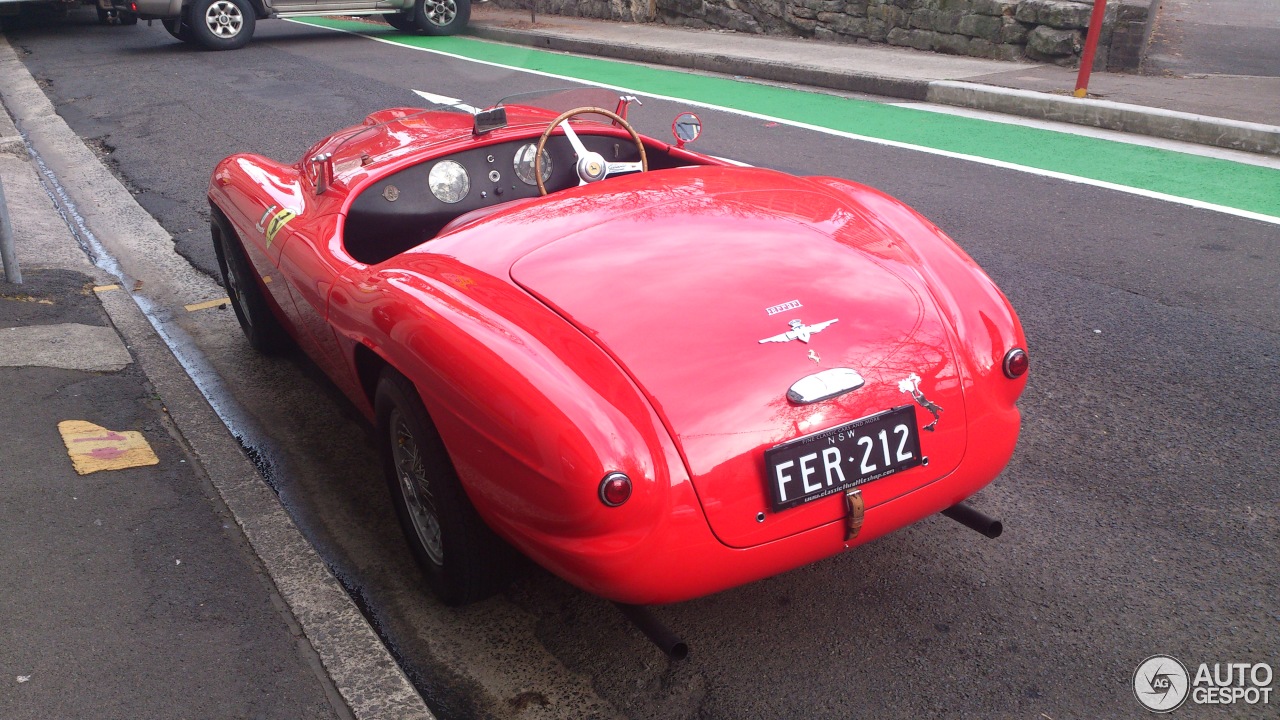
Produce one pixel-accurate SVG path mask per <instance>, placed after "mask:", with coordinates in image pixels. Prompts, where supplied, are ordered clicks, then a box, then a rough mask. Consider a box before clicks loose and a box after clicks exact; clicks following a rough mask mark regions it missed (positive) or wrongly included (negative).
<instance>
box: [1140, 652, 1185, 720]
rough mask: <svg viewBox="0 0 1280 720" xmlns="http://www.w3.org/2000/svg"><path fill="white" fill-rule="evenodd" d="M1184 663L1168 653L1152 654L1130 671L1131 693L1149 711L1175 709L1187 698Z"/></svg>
mask: <svg viewBox="0 0 1280 720" xmlns="http://www.w3.org/2000/svg"><path fill="white" fill-rule="evenodd" d="M1189 680H1190V677H1189V676H1188V675H1187V666H1185V665H1183V664H1182V663H1181V662H1179V661H1178V660H1177V659H1176V658H1172V657H1169V656H1168V655H1152V656H1151V657H1149V658H1147V659H1146V660H1143V661H1142V664H1141V665H1139V666H1138V669H1137V670H1134V671H1133V695H1134V697H1136V698H1138V702H1140V703H1142V706H1143V707H1145V708H1146V709H1148V710H1150V711H1152V712H1158V713H1167V712H1173V711H1174V710H1177V709H1178V706H1180V705H1182V703H1183V702H1184V701H1185V700H1186V699H1187V692H1188V691H1189V690H1190V689H1191V688H1190V687H1189Z"/></svg>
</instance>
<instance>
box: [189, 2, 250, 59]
mask: <svg viewBox="0 0 1280 720" xmlns="http://www.w3.org/2000/svg"><path fill="white" fill-rule="evenodd" d="M188 12H189V13H191V14H190V16H188V17H187V18H186V21H187V25H189V26H190V27H191V34H192V35H193V36H194V38H195V41H196V42H197V43H199V44H200V45H201V46H202V47H204V48H207V49H209V50H235V49H237V48H242V47H244V46H245V45H246V44H247V43H248V42H249V38H251V37H253V26H254V24H255V23H256V21H257V15H256V14H255V13H254V10H253V6H252V5H250V4H249V1H248V0H196V1H195V2H193V3H191V6H190V7H189V8H188Z"/></svg>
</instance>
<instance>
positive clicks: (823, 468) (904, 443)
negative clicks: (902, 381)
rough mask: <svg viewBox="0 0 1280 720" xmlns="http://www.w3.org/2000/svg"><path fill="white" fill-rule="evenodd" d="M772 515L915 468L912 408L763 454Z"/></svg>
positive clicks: (917, 443) (916, 452) (916, 440)
mask: <svg viewBox="0 0 1280 720" xmlns="http://www.w3.org/2000/svg"><path fill="white" fill-rule="evenodd" d="M764 462H765V469H766V471H767V473H768V475H767V481H766V482H767V484H768V486H769V499H770V500H771V501H772V503H773V511H774V512H779V511H781V510H786V509H787V508H790V507H795V506H796V505H802V504H804V503H807V502H813V501H814V500H817V499H818V498H822V497H826V496H828V495H834V494H835V493H838V492H840V491H841V490H845V489H847V488H851V487H854V486H857V485H862V484H864V483H869V482H871V481H872V480H879V479H880V478H882V477H885V476H888V475H892V474H894V473H896V472H901V471H903V470H906V469H908V468H913V467H915V466H917V465H919V464H920V462H921V459H920V435H919V433H918V432H917V430H916V410H915V406H914V405H903V406H902V407H896V408H894V409H892V410H886V411H884V412H882V413H877V414H875V415H871V416H869V417H864V418H861V419H858V420H854V421H853V422H848V423H845V424H843V425H839V426H836V427H833V428H830V429H828V430H823V431H822V432H819V433H814V434H813V435H806V436H805V437H802V438H798V439H795V440H791V441H790V442H786V443H783V444H782V445H779V446H777V447H774V448H770V449H768V450H766V451H765V453H764Z"/></svg>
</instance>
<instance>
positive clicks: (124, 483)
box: [0, 38, 431, 720]
mask: <svg viewBox="0 0 1280 720" xmlns="http://www.w3.org/2000/svg"><path fill="white" fill-rule="evenodd" d="M0 50H4V51H5V52H6V54H7V55H8V57H7V58H0V60H4V66H5V68H6V69H5V72H8V71H9V68H10V66H14V67H17V68H20V65H16V63H15V62H14V61H12V55H11V53H8V45H7V44H5V43H4V40H3V38H0ZM13 79H14V78H13V77H12V76H11V77H9V78H8V79H7V80H6V82H5V83H2V85H4V86H5V88H9V89H10V91H8V92H3V90H4V88H0V95H3V100H4V103H5V112H0V183H3V187H4V197H5V199H6V209H7V211H8V213H9V215H10V216H11V219H12V230H13V237H14V238H16V243H15V245H16V247H15V250H16V258H17V261H18V264H19V266H20V268H21V275H22V281H23V282H22V283H21V284H17V283H12V282H8V278H7V277H5V278H4V279H3V281H0V576H3V577H4V582H3V583H0V617H2V618H3V621H0V718H5V719H6V720H26V719H28V718H30V719H32V720H34V719H36V718H41V719H43V718H59V719H62V718H68V719H70V718H95V719H98V718H121V719H125V718H128V719H130V720H132V719H134V718H161V717H163V718H273V719H274V718H307V719H311V718H316V719H319V718H326V719H329V718H339V719H340V718H357V719H364V718H415V719H424V718H427V719H429V718H430V717H431V714H430V712H429V711H428V710H427V708H426V706H425V704H424V703H423V701H422V699H421V698H420V697H419V696H418V695H417V693H416V692H415V691H414V690H413V688H412V687H411V685H410V684H409V682H408V680H407V679H406V678H405V677H404V674H403V673H402V672H401V671H400V670H399V668H398V667H397V666H396V664H395V662H394V660H393V659H392V657H391V655H390V653H389V652H388V651H387V650H386V648H385V647H384V646H383V645H382V644H381V643H380V642H379V641H378V639H377V638H376V636H375V635H374V633H373V631H372V629H371V628H370V627H369V626H368V624H367V622H366V621H365V620H364V619H363V617H361V615H360V614H359V612H358V610H357V609H356V608H355V606H354V604H353V603H352V602H351V600H350V598H349V597H347V596H346V595H345V593H343V591H342V590H341V588H340V586H339V585H338V584H337V582H336V581H335V580H334V579H333V578H332V577H331V576H330V575H329V574H328V571H327V569H326V568H325V567H324V565H323V563H322V562H321V561H320V560H319V559H318V556H316V554H315V552H314V550H313V549H312V548H310V546H308V545H306V542H305V540H303V539H302V537H301V534H300V533H299V532H298V531H297V529H296V528H295V527H293V525H292V523H291V521H289V520H288V518H287V515H286V514H285V513H284V511H283V509H282V508H281V507H280V505H279V502H278V501H277V499H276V498H275V496H274V495H273V494H272V492H271V491H270V489H269V488H268V487H267V486H266V484H265V483H263V482H262V480H261V478H260V477H259V476H258V475H257V472H256V470H255V469H254V467H253V465H252V463H250V461H249V460H248V459H247V458H246V457H245V456H244V454H243V452H242V450H241V448H240V446H239V445H238V444H237V443H236V441H235V439H234V438H232V437H231V435H230V433H229V432H228V431H227V430H226V428H225V427H223V426H222V425H221V424H220V423H219V422H218V420H217V418H216V416H215V415H214V414H213V412H212V410H211V409H210V408H209V406H208V404H207V403H206V402H205V401H204V398H203V397H202V396H200V394H199V391H198V390H196V388H195V386H194V384H193V383H192V381H191V380H190V378H188V377H187V376H186V374H185V373H184V372H183V370H182V369H181V367H180V366H179V364H178V362H177V360H176V359H175V358H174V356H173V355H172V354H171V353H170V352H169V351H168V349H167V348H166V347H165V346H164V344H163V342H162V341H161V340H160V339H159V337H158V336H157V335H156V333H155V331H154V329H153V328H152V326H151V325H150V324H149V323H148V321H147V320H146V318H145V317H144V315H143V313H142V312H141V311H140V309H139V307H138V305H136V304H135V302H134V300H133V299H132V296H131V293H130V288H129V287H127V285H128V283H126V282H122V281H121V280H120V279H119V278H117V277H114V276H112V275H109V274H108V273H106V272H104V271H103V270H101V269H99V268H98V267H96V266H95V265H94V264H92V263H91V262H90V259H89V256H88V255H87V253H86V249H85V248H84V246H83V245H82V243H83V242H84V238H83V237H80V236H78V235H77V234H76V233H74V232H73V231H72V230H71V227H70V226H69V225H68V223H67V222H66V221H65V220H64V217H63V214H62V213H64V212H66V211H68V210H69V209H70V208H68V207H67V206H65V205H63V206H59V205H58V204H55V201H54V200H53V199H52V197H51V195H50V194H49V193H48V192H46V187H47V185H46V184H44V183H43V181H42V176H41V174H40V171H39V169H38V167H37V163H36V162H35V161H34V160H33V158H32V157H31V155H30V154H29V152H28V146H27V140H26V138H24V137H23V136H22V135H20V134H19V132H18V130H17V129H16V128H15V126H14V123H13V122H12V120H11V118H10V116H9V114H8V111H9V110H10V108H12V107H13V106H14V103H18V102H25V101H26V100H24V99H23V98H20V97H18V93H14V92H12V86H13V83H12V82H11V81H12V80H13ZM26 80H27V82H29V83H30V82H31V81H30V78H29V77H28V78H26ZM32 84H33V83H32ZM64 127H65V126H64ZM46 132H47V130H46ZM66 132H67V133H69V130H67V131H66ZM62 202H63V203H65V200H63V201H62Z"/></svg>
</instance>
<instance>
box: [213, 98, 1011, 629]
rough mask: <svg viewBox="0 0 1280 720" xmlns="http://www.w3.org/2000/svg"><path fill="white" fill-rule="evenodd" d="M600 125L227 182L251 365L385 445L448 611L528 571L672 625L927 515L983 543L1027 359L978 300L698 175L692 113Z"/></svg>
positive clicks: (845, 215)
mask: <svg viewBox="0 0 1280 720" xmlns="http://www.w3.org/2000/svg"><path fill="white" fill-rule="evenodd" d="M601 93H605V91H601V90H577V91H566V92H561V93H553V94H547V95H542V96H537V97H517V98H509V99H507V100H506V101H504V102H502V103H500V104H498V105H497V106H495V107H493V108H491V109H489V110H485V111H479V112H461V111H457V110H448V109H439V110H432V111H428V110H421V109H411V108H400V109H391V110H383V111H380V112H376V113H374V114H372V115H370V116H369V117H368V118H366V119H365V121H364V122H363V123H362V124H360V125H358V126H355V127H351V128H347V129H345V130H342V131H340V132H337V133H335V134H334V135H331V136H330V137H328V138H325V139H324V140H322V141H321V142H319V143H317V144H316V145H315V146H314V147H312V148H311V150H310V151H308V152H307V154H306V156H305V157H304V158H303V159H302V160H301V161H299V162H297V163H293V164H281V163H278V162H275V161H272V160H269V159H267V158H264V157H260V156H257V155H247V154H240V155H233V156H231V157H229V158H227V159H225V160H223V161H222V162H221V163H219V164H218V166H217V169H216V170H215V171H214V173H213V177H212V180H211V182H210V185H209V201H210V204H211V206H212V210H213V221H212V231H213V239H214V242H215V245H216V248H217V254H218V260H219V264H220V266H221V269H222V273H223V278H224V280H225V283H226V287H227V289H228V292H229V295H230V297H231V300H232V304H233V306H234V309H235V312H236V315H237V316H238V318H239V321H240V324H241V326H242V327H243V328H244V332H245V334H246V335H247V336H248V338H249V342H250V344H251V345H252V346H253V347H254V348H256V349H258V350H261V351H273V350H279V349H281V348H282V347H283V346H285V345H286V344H293V343H296V344H297V345H298V346H301V348H302V349H303V350H304V351H305V352H306V353H307V354H308V355H310V356H311V357H312V358H313V359H314V361H315V362H316V363H317V364H318V365H319V366H320V367H321V368H323V369H324V371H325V372H326V373H327V374H328V375H329V376H330V377H331V378H332V379H333V381H334V382H335V383H337V385H338V386H339V387H341V388H342V390H343V391H344V392H345V393H346V394H347V395H348V396H349V397H350V398H351V400H352V401H353V402H354V403H355V404H356V405H357V406H358V407H359V408H360V409H361V410H362V411H363V412H365V413H366V414H367V415H368V417H369V419H370V420H371V421H372V422H374V423H376V425H377V428H378V433H379V435H378V437H380V438H381V440H380V442H381V444H382V449H383V451H384V455H385V464H386V474H387V480H388V483H389V484H390V487H391V490H392V495H393V497H394V500H395V505H396V508H397V511H398V514H399V518H400V522H401V523H402V525H403V527H404V530H405V533H406V535H407V537H408V540H409V543H410V545H411V546H412V548H413V551H414V553H415V555H416V556H417V559H418V561H419V562H420V563H421V565H422V567H423V568H424V570H425V572H426V575H427V577H428V579H429V584H430V585H431V587H432V588H433V589H434V590H435V591H436V592H437V593H438V594H439V596H440V597H441V598H442V599H443V600H444V601H445V602H446V603H450V604H457V603H464V602H468V601H471V600H475V599H478V598H481V597H484V596H485V595H487V594H489V593H492V592H493V591H494V590H496V589H498V588H500V587H501V586H502V583H503V579H504V577H505V571H506V567H507V561H508V559H509V558H510V557H511V548H512V547H514V548H516V549H518V550H519V551H520V552H522V553H524V554H525V555H527V556H528V557H530V558H532V559H533V560H535V561H536V562H538V563H539V564H541V565H542V566H544V567H545V568H547V569H549V570H550V571H551V572H553V573H555V574H556V575H558V576H560V577H562V578H564V579H565V580H567V581H569V582H570V583H573V584H574V585H577V586H578V587H581V588H583V589H585V590H587V591H590V592H592V593H596V594H599V595H602V596H604V597H606V598H610V599H613V600H616V601H619V602H622V603H633V604H640V603H663V602H672V601H678V600H685V599H688V598H694V597H698V596H701V595H705V594H708V593H713V592H716V591H719V590H724V589H726V588H730V587H734V586H736V585H739V584H742V583H746V582H750V581H752V580H756V579H759V578H764V577H768V576H770V575H774V574H776V573H780V572H783V571H786V570H789V569H791V568H795V567H798V566H801V565H805V564H807V563H811V562H814V561H815V560H818V559H820V558H824V557H827V556H830V555H833V554H835V553H838V552H841V551H844V550H848V549H849V548H852V547H855V546H857V545H860V544H862V543H865V542H868V541H870V540H874V539H875V538H877V537H880V536H881V535H884V534H885V533H889V532H892V531H894V530H896V529H898V528H901V527H903V526H905V525H909V524H911V523H914V522H916V521H917V520H920V519H921V518H924V517H926V516H929V515H932V514H935V513H938V512H943V511H945V512H947V513H948V514H950V515H951V516H953V517H956V518H957V519H960V520H961V521H963V522H965V523H966V524H969V525H971V526H975V527H985V529H986V530H987V531H989V532H990V531H991V530H992V529H993V528H994V523H992V522H990V518H984V517H983V516H982V515H981V513H977V512H975V511H973V510H972V509H971V508H969V507H968V506H966V505H960V503H961V501H963V500H965V499H966V498H968V497H969V496H970V495H972V494H973V493H974V492H976V491H977V490H978V489H979V488H982V487H983V486H984V485H986V484H987V483H989V482H991V480H992V479H993V478H995V477H996V476H997V475H998V474H999V473H1000V472H1001V470H1002V469H1003V468H1004V466H1005V464H1006V463H1007V462H1008V460H1009V458H1010V455H1011V453H1012V452H1013V449H1014V444H1015V441H1016V439H1017V436H1018V427H1019V414H1018V410H1017V408H1016V406H1015V401H1016V400H1017V399H1018V396H1019V394H1020V393H1021V392H1022V390H1023V387H1024V385H1025V384H1026V375H1025V373H1026V370H1027V354H1026V351H1025V347H1026V340H1025V338H1024V336H1023V332H1022V329H1021V326H1020V325H1019V322H1018V318H1017V316H1016V315H1015V314H1014V311H1013V309H1012V308H1011V307H1010V305H1009V303H1008V301H1007V300H1006V299H1005V297H1004V296H1003V295H1002V294H1001V292H1000V290H998V289H997V288H996V286H995V285H994V284H993V283H992V282H991V280H990V279H989V278H988V277H987V276H986V274H984V273H983V271H982V270H981V269H980V268H979V267H978V266H977V265H976V264H975V263H974V262H973V261H972V260H971V259H970V258H969V257H968V256H967V255H966V254H965V253H964V252H963V251H962V250H961V249H960V248H959V247H957V246H956V244H955V243H954V242H952V241H951V240H950V239H948V238H947V236H946V235H945V234H943V233H942V231H940V230H939V229H938V228H937V227H935V226H934V225H933V224H931V223H930V222H929V221H928V220H926V219H924V218H923V217H921V216H920V215H918V214H917V213H915V212H914V211H913V210H911V208H909V207H907V206H905V205H904V204H902V203H901V202H899V201H897V200H895V199H893V198H891V197H889V196H887V195H885V194H884V193H881V192H878V191H877V190H874V189H872V188H869V187H866V186H863V185H860V184H858V183H855V182H851V181H849V180H843V179H840V178H835V177H796V176H793V175H787V174H784V173H781V172H776V171H773V170H767V169H762V168H754V167H744V166H741V165H738V164H735V163H731V162H728V161H725V160H723V159H719V158H715V157H711V156H708V155H703V154H699V153H697V152H693V151H691V150H689V149H687V148H686V147H685V143H686V142H688V141H691V140H692V139H694V138H695V137H696V136H697V135H698V133H699V131H700V121H699V120H698V118H697V117H696V116H695V115H693V114H691V113H684V114H681V115H680V116H679V117H678V118H677V119H676V122H675V123H674V124H673V130H674V132H675V136H676V137H675V142H674V144H668V143H666V142H663V141H661V140H657V139H654V138H650V137H644V136H640V135H638V134H637V133H636V132H635V130H634V129H632V127H631V125H630V124H629V123H628V122H627V120H626V111H627V107H628V102H629V101H631V100H633V99H634V98H628V97H623V98H618V97H617V96H616V95H607V93H606V95H607V96H608V98H609V99H608V101H606V102H602V101H601V100H600V94H601ZM566 107H567V108H568V109H567V110H566V111H564V112H560V111H559V110H560V109H563V108H566ZM995 531H996V532H998V528H995ZM992 534H994V533H992Z"/></svg>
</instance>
